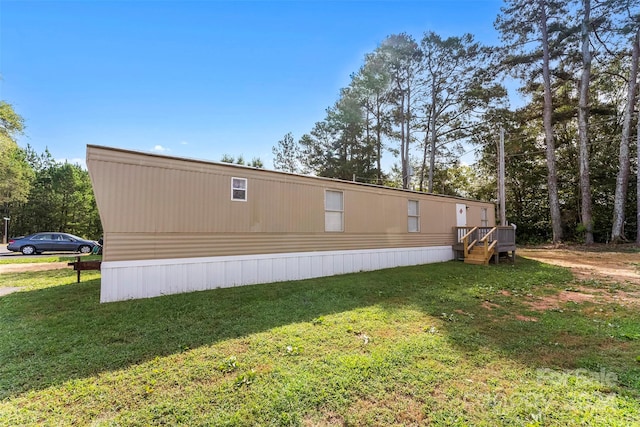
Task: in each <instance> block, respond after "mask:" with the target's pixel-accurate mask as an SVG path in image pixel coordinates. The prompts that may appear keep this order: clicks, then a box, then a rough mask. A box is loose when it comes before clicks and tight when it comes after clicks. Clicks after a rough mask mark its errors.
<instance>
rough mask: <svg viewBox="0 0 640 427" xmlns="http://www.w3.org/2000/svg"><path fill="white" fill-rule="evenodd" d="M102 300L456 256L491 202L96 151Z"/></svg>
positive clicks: (92, 164) (486, 218) (90, 158)
mask: <svg viewBox="0 0 640 427" xmlns="http://www.w3.org/2000/svg"><path fill="white" fill-rule="evenodd" d="M87 167H88V169H89V174H90V176H91V181H92V184H93V189H94V192H95V197H96V202H97V204H98V209H99V211H100V218H101V220H102V226H103V228H104V250H103V261H102V267H101V269H102V287H101V293H100V300H101V302H109V301H118V300H125V299H133V298H147V297H155V296H160V295H166V294H175V293H181V292H191V291H199V290H206V289H214V288H218V287H229V286H239V285H249V284H257V283H270V282H277V281H285V280H298V279H307V278H312V277H320V276H330V275H336V274H343V273H351V272H358V271H368V270H377V269H382V268H388V267H396V266H404V265H417V264H425V263H432V262H441V261H447V260H451V259H453V258H454V249H453V245H454V243H456V242H455V240H456V237H455V233H454V232H452V230H453V229H454V228H455V227H456V226H458V227H464V226H466V225H467V223H468V224H474V225H484V226H493V225H494V224H495V209H494V205H493V204H491V203H486V202H480V201H475V200H468V199H462V198H455V197H446V196H438V195H432V194H424V193H419V192H414V191H407V190H400V189H392V188H387V187H382V186H376V185H368V184H361V183H355V182H348V181H341V180H334V179H327V178H320V177H313V176H302V175H295V174H289V173H283V172H276V171H269V170H263V169H255V168H250V167H245V166H239V165H233V164H227V163H216V162H209V161H201V160H194V159H185V158H178V157H171V156H165V155H158V154H151V153H144V152H137V151H131V150H125V149H118V148H109V147H101V146H94V145H89V146H88V147H87Z"/></svg>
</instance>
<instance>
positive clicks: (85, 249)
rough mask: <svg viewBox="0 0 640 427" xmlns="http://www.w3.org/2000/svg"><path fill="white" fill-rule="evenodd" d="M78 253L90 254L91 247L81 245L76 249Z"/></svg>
mask: <svg viewBox="0 0 640 427" xmlns="http://www.w3.org/2000/svg"><path fill="white" fill-rule="evenodd" d="M78 252H80V253H81V254H88V253H89V252H91V246H87V245H82V246H80V247H79V248H78Z"/></svg>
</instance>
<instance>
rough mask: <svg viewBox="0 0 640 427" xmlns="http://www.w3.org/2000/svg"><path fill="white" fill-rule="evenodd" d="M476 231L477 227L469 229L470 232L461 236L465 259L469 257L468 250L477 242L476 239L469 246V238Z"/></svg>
mask: <svg viewBox="0 0 640 427" xmlns="http://www.w3.org/2000/svg"><path fill="white" fill-rule="evenodd" d="M477 230H478V227H473V228H472V229H471V231H469V232H468V233H467V234H465V235H464V236H462V239H461V240H462V245H463V248H464V257H465V258H466V257H468V256H469V248H472V247H473V245H475V244H476V243H477V242H478V240H477V239H476V240H474V241H473V242H471V244H469V237H470V236H471V235H472V234H473V233H474V232H475V231H477Z"/></svg>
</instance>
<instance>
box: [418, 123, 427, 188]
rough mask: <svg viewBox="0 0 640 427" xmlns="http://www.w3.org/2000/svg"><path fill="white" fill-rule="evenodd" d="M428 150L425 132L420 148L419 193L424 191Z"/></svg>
mask: <svg viewBox="0 0 640 427" xmlns="http://www.w3.org/2000/svg"><path fill="white" fill-rule="evenodd" d="M428 149H429V132H425V134H424V141H423V148H422V167H421V168H420V171H421V172H420V191H424V175H425V170H426V169H427V150H428Z"/></svg>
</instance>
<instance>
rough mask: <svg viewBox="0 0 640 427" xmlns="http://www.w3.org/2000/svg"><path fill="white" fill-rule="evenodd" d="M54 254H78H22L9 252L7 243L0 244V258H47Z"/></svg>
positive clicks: (65, 253) (66, 254)
mask: <svg viewBox="0 0 640 427" xmlns="http://www.w3.org/2000/svg"><path fill="white" fill-rule="evenodd" d="M56 255H63V256H75V255H78V254H77V253H75V252H47V253H45V254H44V255H22V254H21V253H20V252H11V251H8V250H7V245H2V244H0V259H22V258H24V259H34V258H47V257H52V256H56Z"/></svg>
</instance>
